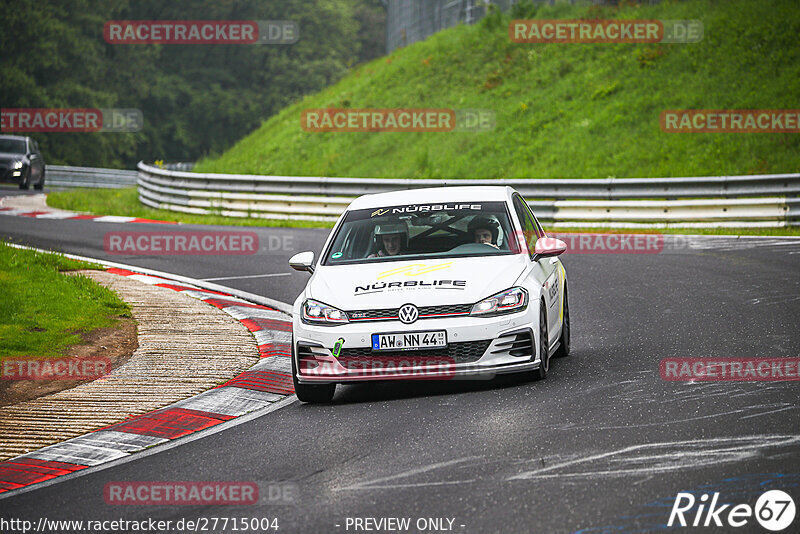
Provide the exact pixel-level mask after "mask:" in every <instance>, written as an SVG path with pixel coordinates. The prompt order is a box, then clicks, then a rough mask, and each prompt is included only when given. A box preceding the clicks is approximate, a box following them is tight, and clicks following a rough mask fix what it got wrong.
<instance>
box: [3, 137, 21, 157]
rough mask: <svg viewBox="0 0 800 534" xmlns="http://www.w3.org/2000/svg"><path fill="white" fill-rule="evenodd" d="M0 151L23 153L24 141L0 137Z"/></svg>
mask: <svg viewBox="0 0 800 534" xmlns="http://www.w3.org/2000/svg"><path fill="white" fill-rule="evenodd" d="M0 152H5V153H7V154H25V152H26V151H25V141H23V140H22V139H3V138H0Z"/></svg>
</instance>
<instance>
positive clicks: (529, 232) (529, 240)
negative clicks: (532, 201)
mask: <svg viewBox="0 0 800 534" xmlns="http://www.w3.org/2000/svg"><path fill="white" fill-rule="evenodd" d="M514 211H516V212H517V217H518V218H519V222H520V224H522V235H523V236H524V237H525V244H526V245H527V247H528V255H529V256H530V257H533V252H534V250H535V248H536V240H537V239H539V232H538V231H537V226H536V223H535V222H534V219H533V216H532V215H531V214H530V211H529V210H528V206H527V204H526V203H525V201H524V200H522V197H521V196H519V195H517V196H515V197H514Z"/></svg>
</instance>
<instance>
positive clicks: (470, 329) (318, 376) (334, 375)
mask: <svg viewBox="0 0 800 534" xmlns="http://www.w3.org/2000/svg"><path fill="white" fill-rule="evenodd" d="M535 324H538V309H536V308H535V307H533V309H531V307H530V306H529V307H528V309H526V310H524V311H522V312H518V313H515V314H510V315H505V316H499V317H483V318H482V317H470V316H465V317H453V318H441V319H426V320H420V321H417V322H416V323H414V324H412V325H405V324H402V323H400V322H399V321H379V322H366V323H349V324H345V325H339V326H335V327H324V326H317V325H308V324H305V323H302V322H301V321H300V320H299V319H298V318H297V317H296V316H295V319H294V325H293V326H294V342H295V347H294V351H293V352H294V355H295V366H294V368H295V370H296V373H297V374H296V376H297V380H298V382H299V383H305V384H314V383H317V384H319V383H346V382H363V381H371V380H425V379H427V380H453V379H488V378H492V377H494V376H495V375H497V374H501V373H514V372H520V371H528V370H533V369H537V368H538V367H539V361H538V360H537V359H536V358H534V355H536V354H538V351H536V350H535V348H536V346H538V345H537V344H538V340H537V339H536V334H535V329H532V328H531V325H535ZM433 330H445V331H446V332H447V343H448V348H447V349H438V350H415V351H403V352H392V353H373V352H372V349H371V344H370V341H371V336H372V334H377V333H390V332H418V331H433ZM339 339H342V340H344V343H343V344H342V348H341V351H340V353H339V357H338V358H337V357H335V356H333V353H332V351H333V348H334V345H335V344H336V342H337V340H339Z"/></svg>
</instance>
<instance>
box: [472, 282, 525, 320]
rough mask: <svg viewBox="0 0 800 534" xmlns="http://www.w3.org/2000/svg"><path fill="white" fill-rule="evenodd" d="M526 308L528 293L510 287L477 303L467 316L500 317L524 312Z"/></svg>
mask: <svg viewBox="0 0 800 534" xmlns="http://www.w3.org/2000/svg"><path fill="white" fill-rule="evenodd" d="M527 306H528V292H527V291H526V290H525V289H524V288H522V287H512V288H511V289H506V290H505V291H501V292H500V293H498V294H496V295H492V296H491V297H489V298H488V299H483V300H482V301H480V302H478V303H477V304H475V305H474V306H473V307H472V311H471V312H470V313H469V314H470V315H484V316H485V315H502V314H504V313H513V312H518V311H521V310H524V309H525V308H526V307H527Z"/></svg>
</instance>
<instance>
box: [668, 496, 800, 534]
mask: <svg viewBox="0 0 800 534" xmlns="http://www.w3.org/2000/svg"><path fill="white" fill-rule="evenodd" d="M795 511H796V510H795V505H794V500H793V499H792V497H791V496H790V495H789V494H788V493H786V492H784V491H781V490H770V491H767V492H766V493H763V494H761V496H759V498H758V500H757V501H756V505H755V506H754V507H751V506H750V505H749V504H736V505H734V504H731V503H720V494H719V493H713V494H712V495H709V494H708V493H703V494H702V495H700V498H699V499H698V498H696V497H695V494H693V493H678V496H677V497H676V498H675V502H674V503H673V505H672V511H671V512H670V514H669V521H668V522H667V526H668V527H672V526H675V527H678V526H681V527H723V526H726V527H734V528H739V527H744V526H750V527H751V528H748V529H746V530H747V531H748V532H752V525H753V518H755V520H756V521H757V522H758V524H759V525H761V526H762V527H763V528H765V529H767V530H771V531H773V532H779V531H781V530H785V529H787V528H788V527H789V526H790V525H791V524H792V523H793V522H794V517H795ZM794 532H796V531H794Z"/></svg>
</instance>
